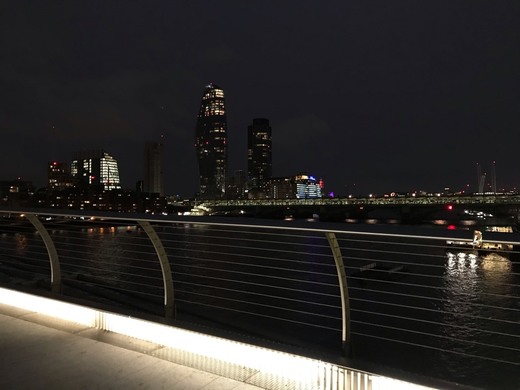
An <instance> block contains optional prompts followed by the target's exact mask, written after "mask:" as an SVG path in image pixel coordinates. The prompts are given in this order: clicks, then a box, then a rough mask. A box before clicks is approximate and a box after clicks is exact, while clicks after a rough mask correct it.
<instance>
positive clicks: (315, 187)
mask: <svg viewBox="0 0 520 390" xmlns="http://www.w3.org/2000/svg"><path fill="white" fill-rule="evenodd" d="M322 190H323V180H316V178H315V177H314V176H310V175H296V176H289V177H276V178H270V179H267V180H266V182H265V194H266V197H267V198H271V199H312V198H321V197H322Z"/></svg>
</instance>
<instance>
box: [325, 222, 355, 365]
mask: <svg viewBox="0 0 520 390" xmlns="http://www.w3.org/2000/svg"><path fill="white" fill-rule="evenodd" d="M325 237H327V241H328V242H329V246H330V249H331V250H332V254H333V255H334V263H336V271H337V273H338V280H339V290H340V294H341V319H342V329H341V346H342V350H343V353H344V355H345V356H350V355H351V344H350V300H349V296H348V286H347V275H346V273H345V266H344V264H343V256H342V255H341V249H340V247H339V244H338V240H337V238H336V235H335V234H334V233H331V232H325Z"/></svg>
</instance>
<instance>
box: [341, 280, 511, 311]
mask: <svg viewBox="0 0 520 390" xmlns="http://www.w3.org/2000/svg"><path fill="white" fill-rule="evenodd" d="M349 289H350V290H359V291H369V292H373V293H376V294H388V295H397V296H401V297H405V298H410V297H412V298H417V299H426V300H428V301H438V302H440V303H445V302H447V300H446V299H442V298H437V297H432V296H421V295H411V294H405V293H398V292H393V291H379V290H375V289H368V288H360V287H353V286H350V287H349ZM515 298H519V299H520V297H515ZM451 302H453V303H455V304H458V303H464V301H458V300H451ZM472 305H473V306H476V307H482V308H491V309H500V310H510V311H515V312H516V311H518V312H520V309H515V308H510V307H503V306H496V305H485V304H483V303H474V302H473V303H472Z"/></svg>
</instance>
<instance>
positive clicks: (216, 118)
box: [195, 84, 227, 199]
mask: <svg viewBox="0 0 520 390" xmlns="http://www.w3.org/2000/svg"><path fill="white" fill-rule="evenodd" d="M195 148H196V152H197V159H198V163H199V193H200V197H201V198H204V199H219V198H222V197H223V196H224V194H225V191H226V170H227V121H226V107H225V100H224V91H223V90H222V88H219V87H218V86H216V85H215V84H209V85H207V86H206V88H205V89H204V93H203V95H202V103H201V105H200V110H199V114H198V117H197V126H196V130H195Z"/></svg>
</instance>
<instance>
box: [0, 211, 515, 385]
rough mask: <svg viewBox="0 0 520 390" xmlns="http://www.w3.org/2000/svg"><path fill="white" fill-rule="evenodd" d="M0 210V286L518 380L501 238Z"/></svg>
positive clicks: (441, 370)
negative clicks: (476, 242)
mask: <svg viewBox="0 0 520 390" xmlns="http://www.w3.org/2000/svg"><path fill="white" fill-rule="evenodd" d="M1 213H2V215H3V218H2V219H1V220H0V263H1V264H0V281H1V282H2V283H3V284H8V285H10V286H15V287H16V286H19V287H20V288H23V289H33V290H37V289H40V290H41V291H49V292H51V293H52V294H53V295H54V296H56V297H62V298H64V299H69V298H74V299H81V300H83V301H91V302H93V304H96V305H99V304H103V305H108V306H110V307H113V308H115V310H120V311H121V312H122V313H126V312H128V311H129V310H131V311H132V312H142V313H143V314H146V315H149V314H153V315H162V316H165V317H171V318H175V319H176V320H178V321H179V320H180V321H185V322H191V323H196V324H201V325H206V326H211V327H215V328H222V329H226V330H234V331H237V332H238V333H242V334H247V335H248V336H255V337H259V338H261V339H263V340H271V341H275V342H279V343H283V345H291V346H296V347H298V348H301V349H302V351H307V352H309V351H312V353H317V351H320V352H323V353H330V352H331V351H342V352H343V354H345V355H347V356H354V357H355V358H359V359H361V360H363V359H366V360H370V361H372V362H374V363H378V364H380V365H383V366H392V365H394V366H396V367H397V368H405V369H406V370H409V371H412V372H417V373H422V374H424V375H428V376H434V377H435V376H436V377H439V378H445V379H449V380H452V381H454V382H462V383H464V381H469V382H471V381H473V380H478V381H479V383H482V381H485V380H486V378H487V376H486V372H487V371H489V370H496V369H497V367H498V368H499V370H500V372H502V373H508V372H512V375H518V368H519V367H518V366H519V365H520V360H519V358H518V357H519V356H520V354H519V352H520V335H519V333H518V318H520V316H519V314H520V306H519V302H520V291H519V274H518V265H519V262H518V245H519V241H518V237H517V236H516V235H514V234H509V235H508V234H504V235H500V234H494V235H492V234H489V235H486V233H484V239H485V240H486V237H490V238H493V239H492V240H490V239H487V241H485V242H486V243H487V244H489V245H488V246H487V247H484V248H480V249H479V250H477V249H476V248H473V247H472V246H471V241H472V232H470V231H457V232H450V231H447V230H439V229H435V230H433V229H432V230H421V229H419V228H414V229H413V230H411V229H406V228H403V227H385V226H375V227H360V226H348V225H344V224H323V223H311V222H307V223H300V222H298V221H269V222H268V221H258V220H250V219H240V218H236V219H218V218H202V217H200V218H198V217H192V218H189V217H173V218H172V217H170V216H168V217H162V216H155V217H154V216H150V215H125V214H112V215H111V214H107V213H81V212H77V213H74V212H66V213H56V212H54V211H49V212H46V211H42V210H38V211H37V210H17V211H13V210H5V211H3V212H1ZM351 348H353V350H352V351H351ZM309 353H310V352H309ZM397 361H398V362H399V363H396V362H397ZM454 367H457V369H453V368H454ZM489 372H492V371H489ZM515 373H516V374H515ZM495 380H496V379H495ZM470 384H471V383H470Z"/></svg>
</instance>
